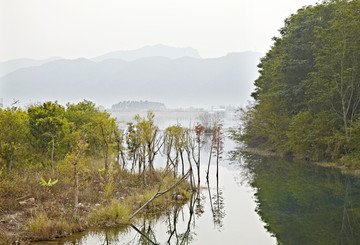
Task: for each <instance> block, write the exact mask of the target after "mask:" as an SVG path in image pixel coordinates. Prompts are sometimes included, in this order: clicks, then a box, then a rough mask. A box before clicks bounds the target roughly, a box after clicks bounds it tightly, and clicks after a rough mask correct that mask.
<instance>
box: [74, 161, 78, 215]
mask: <svg viewBox="0 0 360 245" xmlns="http://www.w3.org/2000/svg"><path fill="white" fill-rule="evenodd" d="M74 180H75V181H74V189H75V194H74V218H75V219H77V215H78V203H79V179H78V173H77V165H75V166H74Z"/></svg>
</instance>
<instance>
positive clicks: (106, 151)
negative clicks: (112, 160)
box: [105, 145, 109, 183]
mask: <svg viewBox="0 0 360 245" xmlns="http://www.w3.org/2000/svg"><path fill="white" fill-rule="evenodd" d="M108 151H109V149H108V145H106V146H105V182H106V183H107V181H108V174H109V166H108V165H109V164H108V153H109V152H108Z"/></svg>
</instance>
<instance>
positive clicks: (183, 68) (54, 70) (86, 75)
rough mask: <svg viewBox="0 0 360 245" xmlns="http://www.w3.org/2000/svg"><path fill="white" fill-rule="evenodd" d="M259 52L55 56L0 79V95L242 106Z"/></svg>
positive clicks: (108, 103) (103, 102)
mask: <svg viewBox="0 0 360 245" xmlns="http://www.w3.org/2000/svg"><path fill="white" fill-rule="evenodd" d="M260 57H262V54H261V53H255V52H243V53H231V54H229V55H227V56H223V57H219V58H212V59H198V58H193V57H182V58H178V59H169V58H166V57H146V58H141V59H137V60H135V61H131V62H127V61H124V60H120V59H107V60H104V61H101V62H95V61H92V60H89V59H84V58H80V59H76V60H65V59H60V60H55V61H52V62H48V63H45V64H43V65H42V66H35V67H28V68H22V69H19V70H17V71H14V72H12V73H9V74H7V75H6V76H4V77H2V78H0V98H4V104H5V105H8V104H10V103H11V101H12V100H13V98H15V99H19V100H20V102H22V103H34V102H37V101H44V100H58V101H59V102H60V103H66V102H68V101H69V102H77V101H81V100H83V99H88V100H92V101H93V102H95V103H97V104H101V105H104V106H106V107H109V106H111V105H113V104H115V103H117V102H118V101H126V100H130V101H131V100H148V101H161V102H163V103H165V104H166V105H167V106H168V107H170V108H171V107H180V106H182V107H189V106H195V107H207V106H211V105H244V104H245V103H246V101H247V100H249V99H250V96H249V95H250V93H251V91H252V90H253V81H254V80H255V79H256V78H257V76H258V73H257V64H258V63H259V59H260Z"/></svg>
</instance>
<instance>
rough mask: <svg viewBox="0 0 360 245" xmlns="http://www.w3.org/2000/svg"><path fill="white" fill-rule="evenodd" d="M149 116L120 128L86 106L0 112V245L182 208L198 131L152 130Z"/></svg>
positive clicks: (189, 187) (190, 187) (190, 179)
mask: <svg viewBox="0 0 360 245" xmlns="http://www.w3.org/2000/svg"><path fill="white" fill-rule="evenodd" d="M154 116H155V115H154V114H153V113H152V112H148V114H147V116H146V117H144V118H142V117H140V116H139V115H136V116H135V118H134V120H135V123H129V124H128V127H127V129H126V130H120V129H119V127H118V126H117V123H116V120H115V119H114V118H111V117H110V114H108V113H107V112H106V111H101V110H99V109H98V108H96V107H95V104H94V103H92V102H90V101H86V100H85V101H83V102H80V103H78V104H67V105H66V107H63V106H61V105H59V104H58V103H57V102H45V103H43V104H39V105H33V106H30V107H29V108H28V109H27V110H22V109H21V108H17V107H15V106H12V107H11V108H6V109H0V128H1V131H0V154H1V155H0V156H1V157H0V244H11V243H21V242H25V241H32V240H48V239H53V238H56V237H61V236H67V235H69V234H72V233H74V232H78V231H81V230H84V229H85V228H88V227H91V226H113V225H119V224H131V223H132V222H133V220H135V219H136V218H137V217H138V216H139V215H144V214H150V213H159V212H163V211H166V210H167V209H168V208H170V207H171V206H173V205H181V204H182V203H184V201H185V200H187V199H188V198H190V196H191V193H192V192H193V191H194V190H196V188H195V184H194V183H195V181H194V174H193V168H192V164H193V162H194V163H195V164H196V165H198V164H199V162H198V161H199V159H200V155H199V154H200V151H199V150H198V149H199V147H200V145H201V142H202V141H203V140H202V137H203V133H204V127H203V126H201V125H200V124H198V125H196V127H195V129H188V128H183V127H181V126H180V125H174V126H170V127H168V128H167V129H166V130H165V131H160V130H159V128H158V127H157V126H156V125H155V124H154ZM160 153H163V155H164V156H166V157H165V159H166V160H165V161H164V165H163V166H162V167H161V168H157V169H155V167H154V160H155V157H156V156H157V155H159V154H160ZM180 168H181V171H180ZM185 168H187V169H185ZM197 169H198V170H199V166H197ZM198 187H199V186H198ZM160 196H161V197H160ZM157 197H160V198H157Z"/></svg>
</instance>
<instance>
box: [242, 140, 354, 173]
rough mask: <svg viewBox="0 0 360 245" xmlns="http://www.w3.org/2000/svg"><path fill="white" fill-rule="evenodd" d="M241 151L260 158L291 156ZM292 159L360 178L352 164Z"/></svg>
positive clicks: (261, 151) (248, 148) (254, 150)
mask: <svg viewBox="0 0 360 245" xmlns="http://www.w3.org/2000/svg"><path fill="white" fill-rule="evenodd" d="M239 150H240V151H243V152H247V153H251V154H255V155H260V156H275V157H281V158H289V156H284V155H283V154H280V153H278V152H273V151H267V150H263V149H260V148H253V147H242V148H240V149H239ZM290 158H291V159H290V160H294V161H301V162H306V163H310V164H314V165H318V166H321V167H325V168H335V169H338V170H340V171H341V172H342V173H345V174H350V175H353V176H356V177H360V169H359V168H356V167H354V165H352V164H351V163H349V164H343V163H341V162H325V161H323V162H316V161H309V160H305V159H300V158H296V157H290Z"/></svg>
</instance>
